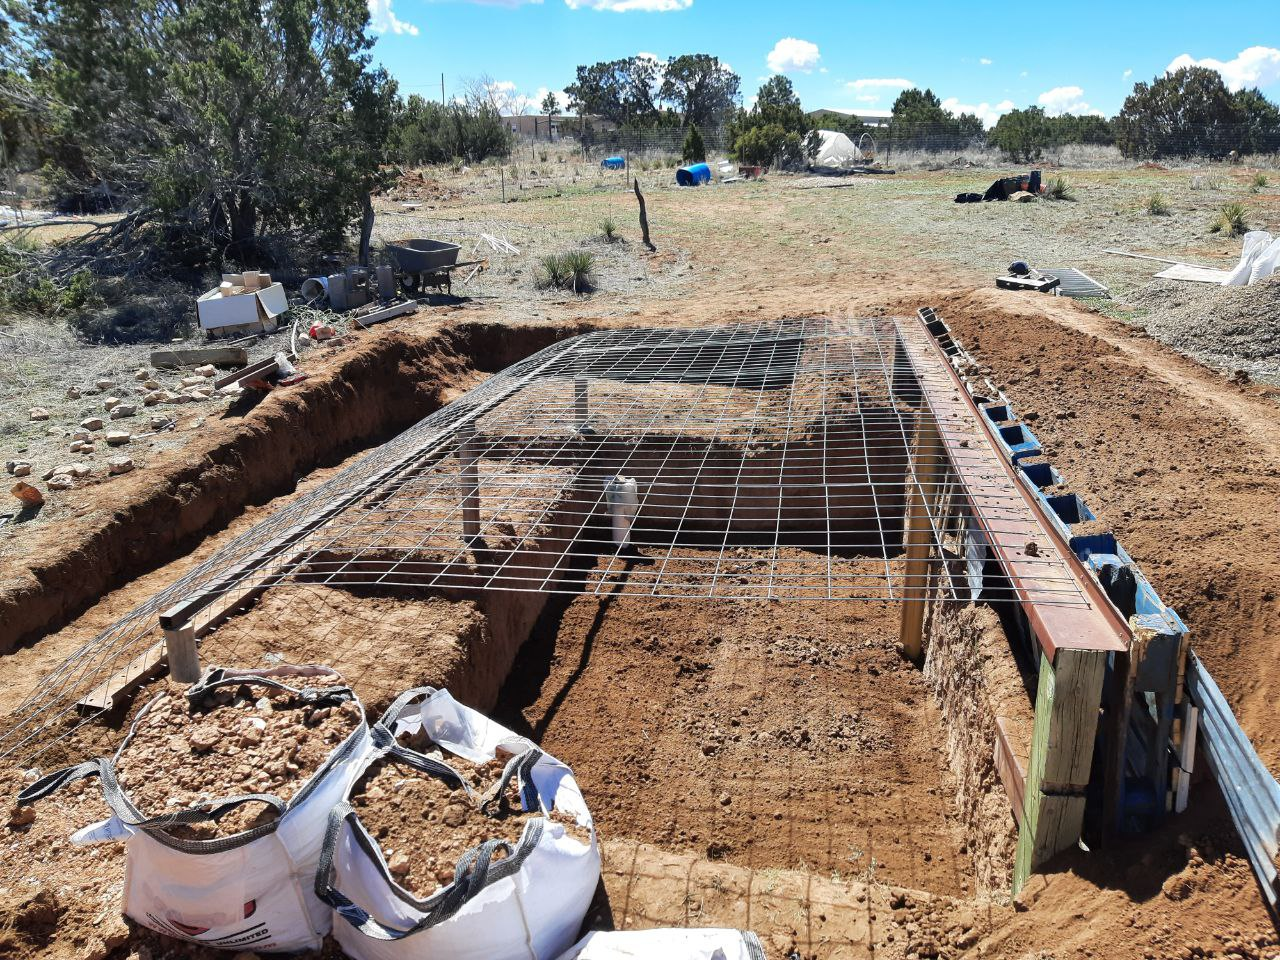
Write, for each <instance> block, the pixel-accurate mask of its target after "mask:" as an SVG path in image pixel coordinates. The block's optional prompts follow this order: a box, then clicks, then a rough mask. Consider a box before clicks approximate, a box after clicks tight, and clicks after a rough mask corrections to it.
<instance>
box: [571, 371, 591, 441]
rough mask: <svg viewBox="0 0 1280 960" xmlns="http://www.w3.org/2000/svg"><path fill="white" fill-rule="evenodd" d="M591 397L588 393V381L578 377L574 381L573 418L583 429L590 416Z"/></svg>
mask: <svg viewBox="0 0 1280 960" xmlns="http://www.w3.org/2000/svg"><path fill="white" fill-rule="evenodd" d="M589 401H590V397H589V395H588V393H587V381H585V380H582V379H578V380H574V381H573V418H574V423H576V424H577V425H578V428H579V429H581V428H582V427H585V426H586V425H587V420H588V419H589V418H590V415H591V409H590V406H589Z"/></svg>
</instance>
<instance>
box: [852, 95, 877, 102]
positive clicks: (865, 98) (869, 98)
mask: <svg viewBox="0 0 1280 960" xmlns="http://www.w3.org/2000/svg"><path fill="white" fill-rule="evenodd" d="M853 99H855V100H857V101H858V102H859V103H875V102H876V101H877V100H879V99H880V94H878V93H860V94H858V95H857V96H856V97H854V98H853Z"/></svg>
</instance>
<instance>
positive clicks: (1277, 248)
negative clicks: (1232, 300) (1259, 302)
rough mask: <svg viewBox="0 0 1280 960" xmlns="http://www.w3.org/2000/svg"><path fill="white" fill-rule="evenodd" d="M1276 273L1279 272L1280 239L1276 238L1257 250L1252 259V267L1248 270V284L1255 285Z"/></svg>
mask: <svg viewBox="0 0 1280 960" xmlns="http://www.w3.org/2000/svg"><path fill="white" fill-rule="evenodd" d="M1277 272H1280V237H1276V238H1275V239H1274V240H1272V241H1271V243H1269V244H1268V245H1267V246H1265V247H1263V248H1262V249H1261V250H1259V251H1258V254H1257V256H1255V257H1254V258H1253V266H1252V267H1251V268H1250V270H1249V282H1250V283H1257V282H1258V281H1260V280H1265V279H1266V278H1267V277H1269V276H1271V275H1272V274H1273V273H1277Z"/></svg>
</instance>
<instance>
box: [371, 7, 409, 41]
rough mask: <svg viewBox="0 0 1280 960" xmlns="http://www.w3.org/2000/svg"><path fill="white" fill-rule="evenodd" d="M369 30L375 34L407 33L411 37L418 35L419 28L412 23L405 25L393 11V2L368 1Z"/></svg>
mask: <svg viewBox="0 0 1280 960" xmlns="http://www.w3.org/2000/svg"><path fill="white" fill-rule="evenodd" d="M368 2H369V28H370V29H371V30H372V31H373V32H374V33H406V34H408V35H409V36H411V37H416V36H417V35H418V28H417V27H416V26H414V25H413V24H412V23H405V22H404V21H403V20H401V19H400V18H399V17H397V16H396V14H395V11H394V10H392V9H391V0H368Z"/></svg>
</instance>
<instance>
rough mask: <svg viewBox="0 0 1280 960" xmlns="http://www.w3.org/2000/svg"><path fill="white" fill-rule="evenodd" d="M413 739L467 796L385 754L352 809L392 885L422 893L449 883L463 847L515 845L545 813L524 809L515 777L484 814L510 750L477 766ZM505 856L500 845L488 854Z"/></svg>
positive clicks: (572, 826) (578, 832)
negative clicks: (371, 839) (453, 774)
mask: <svg viewBox="0 0 1280 960" xmlns="http://www.w3.org/2000/svg"><path fill="white" fill-rule="evenodd" d="M418 739H419V741H420V742H419V743H418V744H416V745H415V746H414V749H416V750H419V752H422V753H425V754H426V755H427V756H429V757H431V758H432V759H434V760H438V761H441V762H443V763H446V764H448V765H449V767H451V768H452V769H453V770H454V771H455V772H456V773H457V774H458V775H459V776H460V777H462V778H463V779H465V780H466V782H467V786H468V787H469V788H470V790H471V793H470V795H468V793H467V790H465V789H463V787H462V786H461V785H460V784H458V783H456V782H450V781H447V780H445V779H444V778H442V777H437V776H432V775H431V774H428V773H423V772H421V771H419V770H417V769H414V768H413V767H410V766H408V765H406V764H403V763H401V762H398V761H397V760H396V759H395V758H394V757H388V758H387V759H385V760H381V761H379V762H378V763H376V764H374V765H373V766H372V767H371V768H370V769H369V772H368V773H367V774H366V775H365V776H364V777H363V778H362V780H361V781H360V783H358V784H357V785H356V789H355V791H354V792H353V795H352V798H351V806H352V808H353V809H354V810H355V811H356V813H357V814H359V816H360V820H361V822H362V823H363V824H364V826H365V829H367V830H368V831H369V833H370V834H371V835H372V836H373V837H374V838H375V839H377V841H378V842H379V844H380V846H381V847H382V853H383V856H384V858H385V859H386V861H387V867H388V869H389V870H390V871H391V875H392V876H393V877H394V878H395V880H396V882H397V883H399V884H400V885H401V886H402V887H404V888H405V889H406V890H409V891H410V892H412V893H413V894H414V895H415V896H417V897H420V898H425V897H429V896H431V895H432V894H433V893H435V892H436V891H437V890H438V889H440V888H442V887H446V886H448V885H449V884H450V883H452V882H453V879H454V868H455V866H456V865H457V863H458V860H460V859H461V858H462V856H463V855H464V854H465V853H466V852H467V851H468V850H471V849H473V848H474V847H477V846H479V845H480V844H482V843H484V842H485V841H487V840H504V841H506V842H507V843H509V844H510V845H511V846H512V848H514V847H515V845H516V844H517V843H518V842H519V840H520V837H521V835H522V834H523V833H524V828H525V824H526V823H527V822H528V821H529V820H532V819H534V818H536V817H541V816H542V813H541V811H539V810H531V811H525V810H522V809H521V804H520V790H519V783H518V778H516V777H514V776H513V777H512V778H511V779H510V781H508V783H507V785H506V786H505V788H504V789H503V796H502V798H501V799H498V798H495V799H494V801H493V802H492V803H491V804H489V805H488V806H487V808H486V810H485V811H481V809H480V804H481V801H482V799H483V798H485V797H486V796H487V795H488V793H489V792H490V791H491V790H493V789H494V787H495V786H496V785H497V784H498V782H499V781H500V780H501V779H502V773H503V770H504V769H505V768H506V764H507V762H508V760H510V758H511V756H512V755H511V754H509V753H504V752H503V751H501V750H499V751H498V753H497V756H496V757H495V758H494V759H493V760H489V761H487V762H485V763H481V764H474V763H472V762H471V761H469V760H466V759H464V758H462V757H459V756H457V755H455V754H453V753H450V752H448V751H444V750H442V749H441V748H440V747H438V746H436V745H434V744H432V743H431V742H430V741H422V740H421V735H419V737H418ZM550 818H551V819H554V820H556V821H558V822H560V823H563V824H564V825H565V827H566V829H568V830H569V831H570V835H571V836H575V837H576V838H577V839H579V840H581V841H582V842H583V843H587V842H589V841H590V833H589V831H587V830H586V829H585V828H582V827H579V826H578V825H577V823H576V822H575V821H574V820H573V818H572V817H569V816H567V815H565V814H561V813H559V812H557V811H552V813H551V815H550ZM506 856H507V853H506V852H505V851H503V850H502V849H501V848H499V849H498V850H497V851H496V852H495V853H494V856H493V859H494V860H495V861H496V860H503V859H505V858H506Z"/></svg>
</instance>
